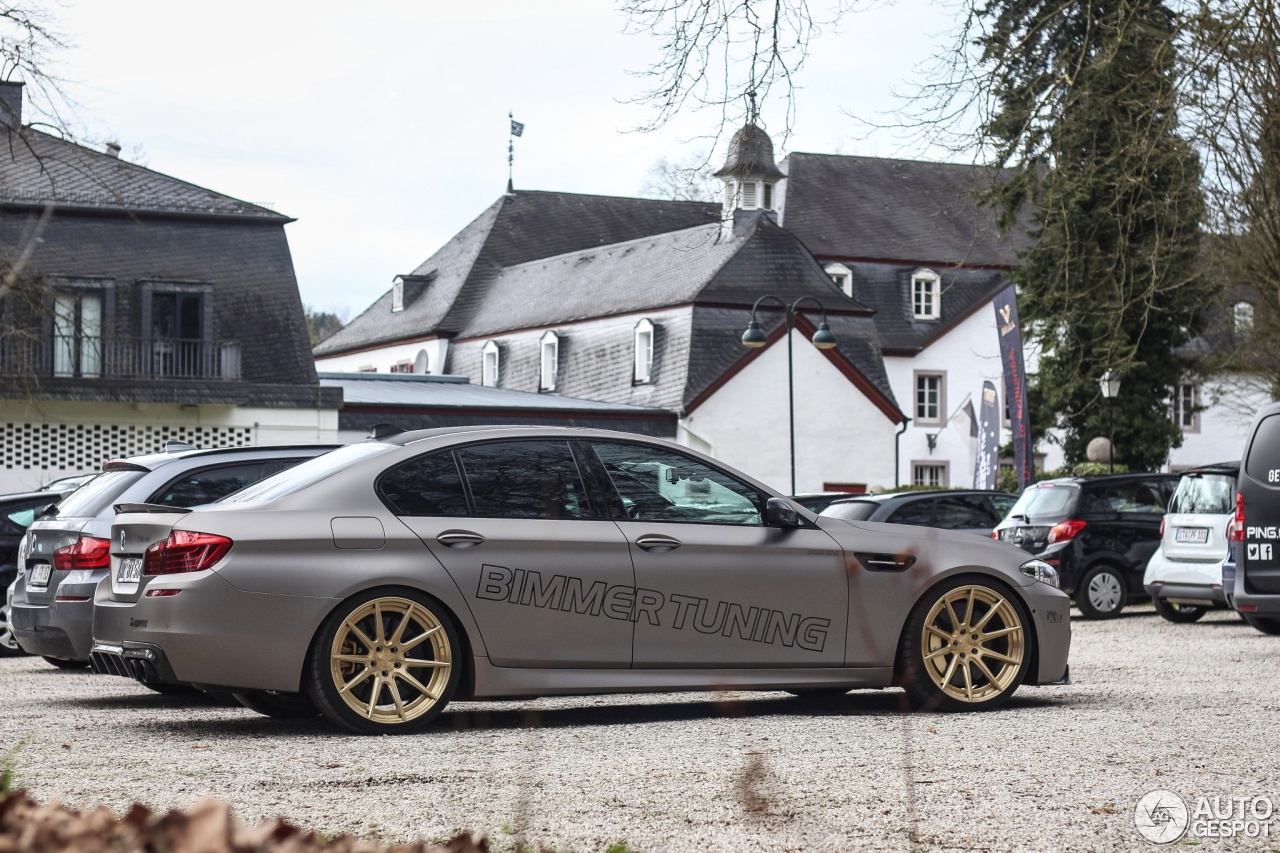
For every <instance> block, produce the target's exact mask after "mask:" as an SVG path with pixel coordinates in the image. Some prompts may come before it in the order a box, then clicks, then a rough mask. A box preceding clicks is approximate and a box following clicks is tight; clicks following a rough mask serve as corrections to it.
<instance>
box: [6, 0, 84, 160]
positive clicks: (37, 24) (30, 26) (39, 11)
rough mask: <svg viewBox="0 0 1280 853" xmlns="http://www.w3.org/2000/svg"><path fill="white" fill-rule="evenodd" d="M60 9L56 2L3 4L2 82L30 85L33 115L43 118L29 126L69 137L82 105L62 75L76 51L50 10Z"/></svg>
mask: <svg viewBox="0 0 1280 853" xmlns="http://www.w3.org/2000/svg"><path fill="white" fill-rule="evenodd" d="M58 5H60V4H59V3H57V2H56V0H55V2H37V0H22V2H16V3H15V2H3V0H0V80H12V81H21V82H23V83H25V84H26V86H25V89H26V92H25V100H26V102H27V107H28V108H29V109H28V112H32V113H34V115H36V116H39V118H40V120H39V121H28V123H29V124H30V125H32V126H34V127H38V128H40V129H42V130H46V131H50V132H54V133H57V134H60V135H67V136H70V135H73V134H71V130H70V129H71V126H72V120H73V117H74V115H75V113H76V110H77V109H78V108H79V104H77V103H76V101H75V100H74V99H73V98H72V97H71V96H70V94H69V93H68V90H67V81H66V80H65V79H63V78H62V77H61V76H60V75H59V73H58V56H59V55H60V54H61V53H62V52H63V51H65V50H67V49H68V48H70V47H71V43H70V41H69V40H68V38H67V37H66V36H65V35H64V34H63V33H62V32H61V30H60V29H59V25H58V18H57V14H56V12H55V11H54V9H52V8H51V7H56V6H58ZM0 106H6V107H11V106H13V105H8V104H5V105H0Z"/></svg>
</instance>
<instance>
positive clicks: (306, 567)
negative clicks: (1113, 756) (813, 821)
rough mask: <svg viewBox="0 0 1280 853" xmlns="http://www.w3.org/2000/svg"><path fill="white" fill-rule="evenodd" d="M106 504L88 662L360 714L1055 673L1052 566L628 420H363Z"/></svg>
mask: <svg viewBox="0 0 1280 853" xmlns="http://www.w3.org/2000/svg"><path fill="white" fill-rule="evenodd" d="M118 509H119V510H120V512H121V514H120V515H119V516H118V517H117V520H116V523H115V525H114V526H113V528H112V533H111V572H110V575H109V576H108V577H107V578H106V579H104V580H103V581H102V583H101V584H100V585H99V586H98V589H97V592H96V596H95V599H94V621H93V636H94V647H93V655H92V659H93V665H94V667H95V668H96V669H98V670H99V671H102V672H109V673H115V674H117V675H126V676H131V677H134V678H137V679H140V680H142V681H159V682H164V683H182V684H191V685H195V686H197V687H200V688H202V689H205V690H211V691H223V692H233V693H235V694H236V695H237V696H238V697H239V698H240V700H241V701H242V702H243V703H244V704H246V705H248V706H249V707H251V708H254V709H255V710H258V711H260V712H262V713H265V714H269V715H272V716H301V715H315V714H317V713H323V714H324V715H325V716H326V717H328V718H329V719H330V720H332V721H333V722H334V723H336V724H338V725H340V726H343V727H346V728H348V729H350V730H353V731H356V732H362V733H394V732H410V731H415V730H418V729H421V728H422V727H424V726H426V725H428V724H429V723H431V721H432V720H434V719H435V718H436V717H437V716H438V715H439V714H440V712H441V711H442V710H443V709H444V707H445V705H446V704H447V703H448V702H449V701H450V700H452V699H455V698H473V699H486V698H499V697H501V698H511V697H531V696H546V695H554V694H584V693H629V692H642V691H673V690H707V689H714V688H729V689H737V690H789V691H792V692H796V693H804V692H810V693H812V692H828V693H833V694H839V693H844V692H846V691H848V690H850V689H852V688H859V687H860V688H881V687H888V686H891V685H894V684H897V685H901V686H902V687H904V688H905V689H906V692H907V694H908V696H909V698H910V699H911V701H912V703H913V704H914V705H916V706H921V707H927V708H938V709H945V710H970V709H980V708H992V707H995V706H998V705H1000V704H1001V703H1003V702H1005V701H1006V700H1007V699H1008V698H1009V697H1010V695H1011V694H1012V693H1013V692H1014V691H1015V690H1016V689H1017V688H1018V687H1019V686H1020V685H1022V684H1050V683H1061V682H1063V681H1064V680H1065V679H1066V677H1067V655H1068V650H1069V646H1070V623H1069V617H1068V603H1069V602H1068V599H1067V596H1066V595H1064V594H1063V593H1062V592H1061V591H1059V590H1058V589H1057V588H1056V580H1057V576H1056V574H1055V572H1054V570H1053V569H1052V568H1051V567H1050V566H1048V565H1046V564H1044V563H1042V562H1040V561H1038V560H1028V559H1027V555H1026V554H1025V553H1024V552H1023V551H1021V550H1019V549H1017V548H1014V547H1011V546H1008V545H1004V544H1001V543H998V542H992V541H989V540H982V539H979V538H977V537H974V536H969V535H965V534H961V533H948V532H945V531H940V530H934V529H928V528H912V527H904V526H902V525H890V524H879V523H874V522H859V521H845V520H842V519H836V518H820V517H818V516H816V515H813V514H812V513H810V512H809V511H808V510H805V509H803V508H801V507H798V506H797V505H795V504H793V503H791V502H789V501H787V500H786V499H785V498H783V497H781V496H780V495H778V494H777V493H776V492H775V491H774V490H772V489H770V488H768V487H767V486H765V485H764V484H762V483H760V482H757V481H755V480H753V479H752V478H750V477H748V476H746V475H744V474H742V473H739V472H737V471H734V470H732V469H730V468H728V467H726V466H724V465H722V464H720V463H719V462H717V461H715V460H714V459H711V458H709V457H707V456H704V455H702V454H699V453H696V452H694V451H691V450H689V449H687V448H684V447H680V446H678V445H675V444H673V443H670V442H666V441H662V440H658V439H651V438H646V437H643V436H635V435H628V434H623V433H615V432H607V431H601V430H576V429H562V428H535V427H474V428H465V429H448V430H425V431H417V432H398V431H395V430H394V429H392V428H378V429H375V431H374V437H373V438H370V439H369V440H367V441H364V442H361V443H358V444H353V445H349V446H347V447H344V448H341V449H338V450H335V451H333V452H331V453H328V454H326V455H324V456H320V457H318V458H316V459H313V460H310V461H308V462H304V463H302V464H301V465H298V466H297V467H295V468H292V469H290V470H288V471H285V472H282V473H280V474H278V475H276V476H274V477H271V478H269V479H266V480H263V481H262V482H260V483H258V484H256V485H254V486H250V487H249V488H247V489H245V490H243V491H241V492H238V493H237V494H235V495H233V496H232V497H231V498H229V499H227V500H225V501H224V502H222V503H221V504H216V505H210V506H207V507H202V508H200V509H198V510H190V511H188V510H181V509H175V508H173V507H169V506H151V505H146V504H142V505H138V504H133V505H122V506H120V507H119V508H118Z"/></svg>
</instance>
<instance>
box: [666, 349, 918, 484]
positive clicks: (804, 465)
mask: <svg viewBox="0 0 1280 853" xmlns="http://www.w3.org/2000/svg"><path fill="white" fill-rule="evenodd" d="M792 345H793V347H794V351H795V413H796V417H795V420H796V492H818V491H822V487H823V484H824V483H866V484H867V485H869V486H885V485H892V483H893V436H894V432H895V431H896V430H897V426H896V425H895V424H894V423H893V422H892V421H890V420H889V418H888V417H886V416H885V414H884V413H883V412H881V411H880V410H879V409H878V408H876V406H875V405H874V404H873V403H872V402H871V401H870V400H869V399H868V398H867V397H866V396H865V395H864V394H863V393H862V391H860V390H859V389H858V388H857V387H856V386H855V385H853V383H851V382H850V381H849V380H848V379H846V378H845V376H844V375H843V374H842V373H840V371H839V370H837V369H836V367H835V365H833V364H832V363H831V362H829V361H827V359H826V357H825V356H823V355H822V353H821V352H819V351H818V350H817V349H814V347H813V345H812V344H811V343H809V340H808V339H807V338H805V337H804V336H803V335H801V334H799V333H798V332H797V333H793V343H792ZM680 426H681V430H680V434H679V437H678V440H680V441H681V442H682V443H684V444H686V445H687V446H690V447H693V448H696V449H698V450H701V451H703V452H704V453H710V454H711V455H712V456H715V457H716V458H717V459H720V460H723V461H724V462H726V463H727V464H729V465H732V466H733V467H735V468H739V469H741V470H742V471H745V472H747V473H748V474H751V475H752V476H753V477H756V478H757V479H760V480H763V481H764V482H766V483H768V484H769V485H771V486H773V487H774V488H776V489H778V490H779V491H782V492H788V491H789V490H790V488H791V461H790V459H791V457H790V443H789V441H788V435H789V433H788V426H787V347H786V341H785V340H778V341H777V342H775V343H774V344H772V345H771V346H769V347H768V349H766V350H765V351H764V352H763V353H761V354H760V356H759V357H757V358H756V359H755V360H754V361H752V362H751V363H750V364H749V365H747V366H746V367H745V368H743V369H742V370H741V371H739V372H738V373H737V374H736V375H735V376H733V378H731V379H730V380H729V381H728V382H726V383H725V384H724V385H723V386H721V387H720V388H719V389H718V390H717V391H716V392H715V394H713V395H712V396H711V397H710V398H709V399H707V400H706V402H704V403H703V404H702V405H701V406H699V407H698V408H697V409H695V410H694V411H693V412H692V413H691V414H689V415H688V416H686V417H685V418H684V419H683V420H682V422H681V425H680ZM690 434H692V435H690Z"/></svg>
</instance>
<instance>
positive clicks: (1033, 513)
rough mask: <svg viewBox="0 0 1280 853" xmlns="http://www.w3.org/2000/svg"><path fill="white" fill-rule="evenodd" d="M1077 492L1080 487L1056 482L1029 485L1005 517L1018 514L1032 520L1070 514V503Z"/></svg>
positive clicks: (1073, 500)
mask: <svg viewBox="0 0 1280 853" xmlns="http://www.w3.org/2000/svg"><path fill="white" fill-rule="evenodd" d="M1079 493H1080V487H1079V486H1075V485H1070V486H1064V485H1058V484H1056V483H1054V484H1050V483H1045V484H1042V485H1038V486H1029V487H1028V488H1027V490H1026V491H1025V492H1023V493H1022V497H1020V498H1018V502H1017V503H1016V504H1014V505H1013V508H1012V509H1011V510H1009V514H1008V515H1007V516H1006V518H1012V517H1013V516H1015V515H1018V516H1022V517H1024V518H1028V519H1032V520H1034V519H1037V518H1053V517H1057V516H1064V515H1070V513H1071V507H1072V504H1074V503H1075V499H1076V495H1078V494H1079Z"/></svg>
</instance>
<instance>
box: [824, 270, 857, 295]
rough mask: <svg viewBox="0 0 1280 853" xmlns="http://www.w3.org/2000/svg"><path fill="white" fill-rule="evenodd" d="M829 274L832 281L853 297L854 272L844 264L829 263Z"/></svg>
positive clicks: (845, 293)
mask: <svg viewBox="0 0 1280 853" xmlns="http://www.w3.org/2000/svg"><path fill="white" fill-rule="evenodd" d="M825 269H826V271H827V275H829V276H831V283H832V284H834V285H835V286H836V288H837V289H839V291H840V292H841V293H843V294H844V295H845V296H848V297H850V298H852V297H853V272H852V271H851V270H850V269H849V268H848V267H846V266H845V265H844V264H827V265H826V267H825Z"/></svg>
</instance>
